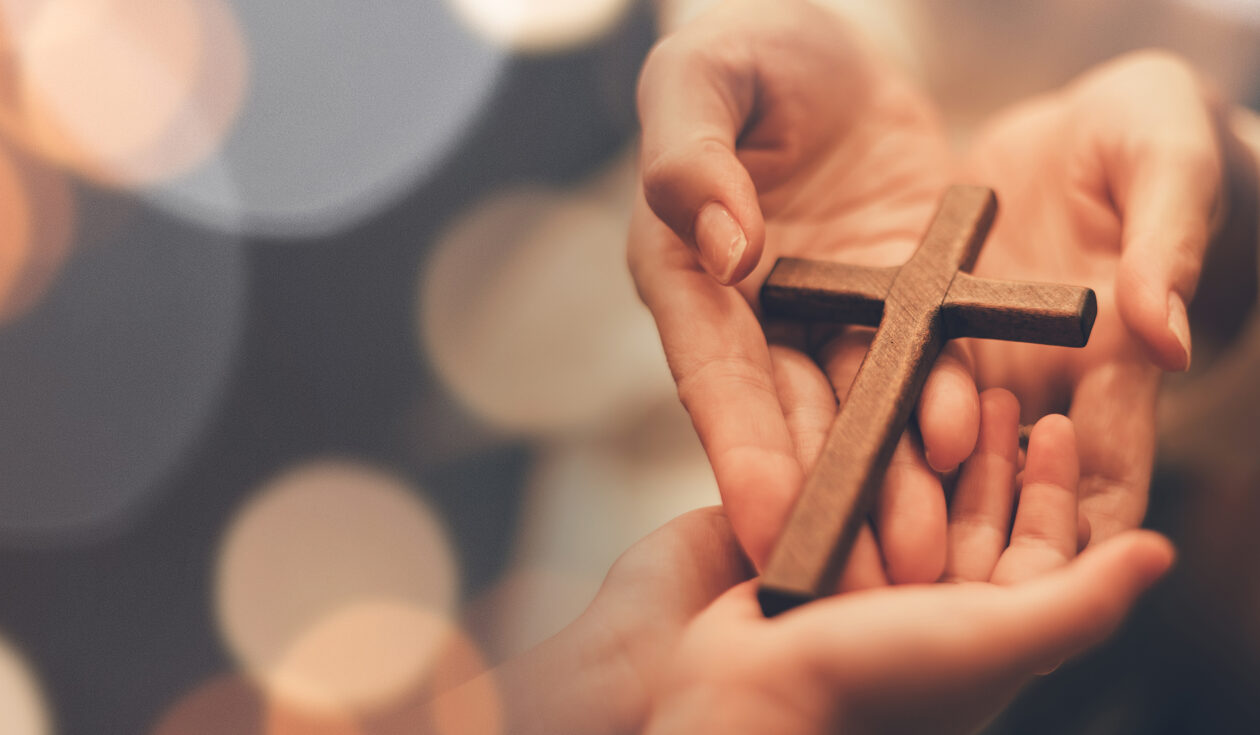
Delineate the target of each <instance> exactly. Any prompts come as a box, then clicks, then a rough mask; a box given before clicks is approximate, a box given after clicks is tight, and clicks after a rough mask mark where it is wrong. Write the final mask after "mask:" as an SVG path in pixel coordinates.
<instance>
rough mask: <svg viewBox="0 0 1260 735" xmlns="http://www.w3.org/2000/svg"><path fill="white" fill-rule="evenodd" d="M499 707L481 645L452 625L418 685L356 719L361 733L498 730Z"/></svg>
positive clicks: (441, 734)
mask: <svg viewBox="0 0 1260 735" xmlns="http://www.w3.org/2000/svg"><path fill="white" fill-rule="evenodd" d="M504 707H505V702H504V698H503V693H502V692H501V691H500V687H499V681H498V678H497V676H496V675H495V672H493V671H490V670H489V669H488V665H487V663H486V659H485V656H484V655H483V654H482V652H481V648H480V647H479V646H478V645H477V643H476V642H475V641H474V640H473V639H472V638H471V637H470V636H469V635H468V634H467V633H466V632H465V631H463V630H460V629H452V630H451V633H450V635H449V636H448V637H447V638H446V642H445V643H444V645H443V646H442V650H441V652H440V653H439V654H438V656H437V659H436V660H435V662H434V664H433V671H432V675H431V676H430V677H429V678H428V679H427V680H426V681H425V682H424V685H423V686H422V687H419V688H417V689H415V690H414V691H412V692H411V695H410V696H409V697H407V698H406V700H405V701H402V702H400V703H398V704H397V705H396V706H394V707H391V708H389V709H388V710H386V711H380V712H377V713H373V714H372V715H370V716H368V717H365V718H363V719H362V720H361V722H362V726H363V730H364V735H413V734H414V733H418V732H422V733H432V735H500V733H503V732H504V723H505V718H506V717H507V713H506V712H505V710H504ZM514 724H516V723H514Z"/></svg>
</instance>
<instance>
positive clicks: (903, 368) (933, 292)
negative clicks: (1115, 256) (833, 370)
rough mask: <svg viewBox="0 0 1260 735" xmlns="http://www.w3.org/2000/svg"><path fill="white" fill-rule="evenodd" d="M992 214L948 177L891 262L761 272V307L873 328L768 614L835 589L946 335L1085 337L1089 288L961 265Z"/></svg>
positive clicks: (773, 563)
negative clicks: (916, 238)
mask: <svg viewBox="0 0 1260 735" xmlns="http://www.w3.org/2000/svg"><path fill="white" fill-rule="evenodd" d="M996 213H997V200H996V198H995V197H994V195H993V192H992V191H991V190H989V189H987V188H983V187H966V186H955V187H951V188H950V189H949V190H948V191H947V192H946V194H945V196H944V198H943V199H942V201H941V205H940V208H939V209H938V210H937V213H936V216H935V217H934V218H933V220H932V223H931V225H930V226H929V227H928V230H927V233H926V234H925V235H924V237H923V241H922V243H921V244H920V245H919V248H918V250H916V251H915V253H914V254H913V255H912V256H911V257H910V260H909V261H907V262H906V263H905V265H903V266H901V267H900V268H865V267H859V266H847V265H841V264H836V263H823V262H813V261H805V260H791V259H781V260H780V261H779V262H778V263H777V264H776V266H775V268H774V270H773V272H772V273H771V276H770V277H769V278H768V279H767V281H766V284H765V287H764V288H763V291H762V308H763V310H764V312H765V314H766V315H767V316H772V317H792V318H798V319H810V320H820V319H827V320H830V321H838V322H844V323H852V324H867V325H874V324H875V323H878V324H879V329H878V330H877V331H876V333H875V339H874V341H873V342H872V343H871V347H870V350H869V351H868V352H867V354H866V358H865V360H864V361H863V362H862V366H861V367H860V368H859V370H858V373H857V376H856V377H855V378H854V380H853V385H852V387H851V388H850V390H849V394H848V398H847V400H846V401H845V403H844V405H843V406H841V408H840V411H839V412H838V414H837V415H836V419H835V422H834V423H833V424H832V426H831V429H830V431H829V433H828V435H827V438H826V441H825V444H824V447H823V450H822V452H821V454H820V456H819V458H818V462H817V464H816V465H815V466H814V468H813V470H812V471H811V472H810V475H809V477H808V478H807V479H806V481H805V485H804V487H803V488H802V489H801V493H800V496H799V497H798V499H797V502H796V504H795V505H794V506H793V509H792V512H791V515H790V516H789V518H788V521H787V524H786V526H785V528H784V530H783V532H782V534H781V535H780V537H779V540H778V543H777V544H776V545H775V548H774V550H773V552H772V553H771V556H770V560H769V562H768V563H767V565H766V568H765V570H764V572H763V574H762V579H761V586H760V589H759V592H758V598H759V600H760V602H761V606H762V610H763V612H764V613H765V614H766V615H775V614H777V613H779V612H783V611H784V610H787V609H789V608H791V607H794V606H796V605H799V604H801V603H803V602H806V601H808V600H811V599H814V598H816V597H819V596H822V595H825V594H828V593H830V592H832V591H833V590H834V588H835V584H836V578H837V576H838V573H839V571H840V569H842V568H843V565H844V563H845V561H846V559H847V557H848V553H849V550H850V549H851V548H852V546H853V542H854V541H855V540H856V538H857V534H858V531H859V530H860V529H861V526H862V523H863V522H865V520H866V518H867V515H868V514H869V512H870V509H871V508H872V507H873V505H874V500H875V497H876V493H877V492H878V490H879V486H880V484H881V483H882V482H883V477H884V474H885V472H886V470H887V468H888V463H889V461H890V459H891V458H892V452H893V449H894V448H895V446H896V444H897V441H898V439H899V438H900V436H901V434H902V432H904V431H905V429H906V425H907V424H908V422H909V420H910V414H911V411H912V410H913V408H914V405H915V402H916V401H917V400H918V396H919V393H920V391H921V390H922V388H923V383H924V382H925V381H926V379H927V376H928V373H929V372H930V370H931V367H932V364H933V363H934V362H935V360H936V357H937V355H939V354H940V351H941V349H942V348H943V347H944V344H945V341H946V339H948V338H950V337H955V336H973V337H997V338H1003V339H1012V338H1013V339H1021V340H1025V341H1037V342H1041V341H1045V340H1050V343H1052V344H1067V343H1073V342H1075V341H1079V342H1080V343H1081V344H1083V343H1084V339H1086V338H1088V334H1089V330H1090V327H1091V326H1092V323H1093V313H1094V311H1096V302H1095V301H1094V298H1093V292H1090V291H1089V290H1088V289H1078V288H1073V287H1063V286H1053V285H1051V286H1039V285H1036V284H1023V283H1010V282H1001V281H987V280H985V279H979V278H975V277H972V276H968V275H966V274H960V273H959V271H960V270H966V269H969V268H970V267H971V266H972V265H973V264H974V263H975V260H976V257H977V256H978V255H979V252H980V247H981V245H982V244H983V242H984V238H985V236H986V234H987V233H988V230H989V227H990V226H991V225H992V223H993V218H994V216H995V215H996ZM1086 292H1087V295H1086ZM1073 320H1075V321H1073Z"/></svg>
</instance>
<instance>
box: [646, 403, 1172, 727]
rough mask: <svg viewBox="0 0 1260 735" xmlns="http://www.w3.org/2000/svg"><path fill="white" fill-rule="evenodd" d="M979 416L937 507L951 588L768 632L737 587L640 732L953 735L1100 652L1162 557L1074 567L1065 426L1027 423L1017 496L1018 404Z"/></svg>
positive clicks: (1146, 552) (817, 613)
mask: <svg viewBox="0 0 1260 735" xmlns="http://www.w3.org/2000/svg"><path fill="white" fill-rule="evenodd" d="M982 414H983V418H982V422H981V429H980V437H979V446H978V448H977V451H976V453H975V455H974V456H973V457H972V458H971V459H969V460H968V461H967V463H966V464H965V465H964V467H963V469H962V472H961V474H960V477H959V484H958V487H957V489H956V491H955V492H956V497H955V502H954V504H953V506H952V508H951V518H950V531H949V534H950V540H949V548H950V554H949V563H948V569H947V579H948V580H949V581H951V582H954V583H953V584H950V583H945V584H936V585H902V586H892V587H883V588H879V589H869V590H863V591H860V592H854V593H850V594H845V595H839V596H835V597H830V598H826V599H823V600H819V601H815V602H812V603H809V604H806V605H804V606H802V607H800V608H797V609H795V610H792V611H789V612H787V613H785V614H783V615H781V616H779V617H777V618H774V619H771V620H767V619H765V618H763V617H762V615H761V612H760V609H759V607H758V605H757V602H756V598H755V583H754V582H746V583H743V584H741V585H739V586H737V587H735V588H733V589H731V590H730V591H729V592H727V593H726V594H724V595H723V596H722V597H720V598H718V599H717V601H716V602H714V603H713V605H711V606H710V607H709V608H708V609H706V610H705V611H704V612H703V613H702V614H700V615H699V616H698V617H697V618H696V619H695V620H694V622H692V623H691V624H690V626H689V627H688V628H687V630H686V632H685V633H684V634H683V636H682V638H681V641H680V642H679V643H678V644H677V646H676V649H675V650H676V653H675V655H674V658H673V662H672V666H671V669H670V673H669V674H668V675H667V677H666V679H665V680H664V681H663V682H660V683H659V684H658V685H657V686H656V687H655V688H654V692H655V695H654V696H655V704H654V707H653V710H652V716H651V720H650V723H649V726H648V728H647V732H649V733H651V734H652V735H666V734H669V733H684V732H724V733H734V734H738V733H744V732H747V733H759V734H766V733H769V734H773V733H795V734H800V733H830V732H845V733H868V732H869V733H882V732H940V733H949V732H968V731H971V730H973V729H974V728H976V727H978V726H979V725H981V724H982V723H983V722H985V721H986V720H987V719H988V718H990V717H991V716H992V715H993V714H995V713H996V712H997V711H998V710H999V709H1000V708H1001V707H1002V706H1003V705H1004V704H1005V703H1006V702H1007V701H1009V700H1010V698H1012V697H1013V696H1014V695H1015V693H1016V692H1017V691H1018V689H1019V688H1020V686H1022V684H1023V683H1024V682H1025V681H1026V680H1027V679H1028V678H1029V677H1031V676H1032V675H1034V674H1037V673H1041V672H1044V671H1046V670H1048V669H1051V668H1053V667H1054V666H1055V665H1057V664H1058V663H1059V662H1061V661H1062V660H1064V659H1065V658H1067V657H1069V656H1072V655H1074V654H1076V653H1078V652H1080V651H1082V650H1083V649H1085V648H1088V647H1089V646H1091V645H1092V644H1095V643H1097V642H1099V641H1100V640H1102V639H1103V638H1104V637H1106V636H1107V635H1108V634H1109V633H1110V632H1111V631H1112V630H1113V629H1114V628H1115V627H1116V626H1117V625H1118V624H1119V623H1120V621H1121V620H1122V619H1123V618H1124V616H1125V615H1126V614H1127V612H1128V611H1129V609H1130V608H1131V607H1132V605H1133V604H1134V602H1135V600H1136V599H1137V597H1138V595H1140V594H1141V592H1142V591H1143V590H1145V589H1146V588H1147V587H1149V586H1150V585H1151V584H1152V583H1153V582H1154V581H1155V580H1156V579H1158V578H1159V577H1160V576H1161V575H1162V574H1163V573H1164V572H1165V571H1166V570H1167V569H1168V567H1169V566H1170V564H1171V562H1172V549H1171V547H1170V546H1169V544H1168V542H1167V541H1166V540H1164V539H1163V538H1162V537H1160V536H1158V535H1156V534H1153V533H1150V532H1145V531H1131V532H1129V533H1126V534H1122V535H1120V536H1118V537H1116V538H1115V539H1113V540H1112V541H1110V542H1108V543H1105V544H1101V545H1099V546H1098V547H1097V548H1094V549H1090V550H1089V551H1086V552H1085V553H1084V554H1083V555H1081V556H1080V558H1076V559H1074V557H1076V554H1077V504H1076V497H1077V493H1076V489H1077V479H1078V477H1077V461H1076V460H1077V458H1076V441H1075V437H1074V435H1073V429H1072V424H1071V422H1070V421H1069V420H1068V419H1066V418H1064V417H1062V416H1047V417H1045V418H1043V419H1042V420H1041V421H1040V422H1038V424H1037V426H1036V427H1035V428H1034V430H1033V433H1032V436H1031V438H1030V442H1029V448H1028V453H1027V461H1026V463H1025V466H1024V469H1023V474H1022V487H1020V488H1019V491H1018V494H1016V485H1015V474H1016V469H1017V465H1018V451H1019V449H1018V438H1017V431H1016V430H1017V423H1018V415H1019V407H1018V404H1017V403H1016V401H1015V399H1014V398H1013V396H1011V395H1010V394H1009V393H1006V392H1005V391H987V392H986V393H985V394H984V396H983V398H982ZM1013 507H1016V508H1017V511H1016V513H1015V518H1014V523H1013V525H1012V524H1011V520H1010V519H1011V509H1012V508H1013Z"/></svg>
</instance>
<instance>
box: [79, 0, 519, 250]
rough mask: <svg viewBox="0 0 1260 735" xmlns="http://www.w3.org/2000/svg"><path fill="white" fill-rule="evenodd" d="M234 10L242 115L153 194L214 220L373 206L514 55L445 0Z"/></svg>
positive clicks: (342, 222) (293, 220)
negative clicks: (243, 59) (192, 166)
mask: <svg viewBox="0 0 1260 735" xmlns="http://www.w3.org/2000/svg"><path fill="white" fill-rule="evenodd" d="M71 1H72V0H71ZM235 10H236V17H237V19H238V22H239V23H240V26H241V28H242V30H243V33H244V35H245V36H246V37H247V38H248V39H249V41H250V43H249V89H250V95H249V97H248V99H247V100H246V102H245V105H244V106H243V108H242V109H241V111H240V117H239V120H238V122H237V125H236V127H235V128H234V129H233V131H232V134H231V136H230V137H229V138H228V140H227V141H226V143H225V145H224V146H223V147H222V149H221V150H220V151H219V155H218V156H216V157H214V158H213V159H211V160H210V161H209V162H208V163H207V164H206V165H203V166H201V167H199V168H198V169H197V170H195V171H191V172H189V173H188V174H187V175H185V176H183V177H180V178H179V179H177V180H174V181H170V182H165V183H164V184H162V185H161V186H159V187H154V188H153V189H151V190H149V191H148V192H147V193H146V194H147V196H149V197H151V198H152V200H153V201H155V202H157V203H158V204H159V205H161V206H164V207H170V208H173V209H175V210H176V211H179V212H181V213H182V214H184V215H186V216H190V217H194V218H196V219H198V220H200V221H203V222H207V223H211V224H213V225H214V226H216V227H231V228H237V227H239V228H245V229H248V230H249V231H251V232H265V233H267V234H275V235H294V234H299V235H301V234H315V233H323V232H327V231H331V230H336V229H340V228H344V227H347V226H349V225H351V224H353V222H354V221H356V220H357V219H359V218H361V217H363V216H366V215H368V214H371V213H374V212H376V211H378V210H379V209H380V208H382V207H383V206H385V205H386V204H388V203H390V202H393V201H395V200H396V199H397V198H398V197H400V196H401V195H402V194H403V193H404V192H405V191H407V190H408V189H409V188H410V187H411V186H413V185H414V184H415V181H416V179H418V178H423V177H425V176H427V175H428V174H429V173H430V172H431V171H432V170H433V169H434V168H435V167H436V166H438V165H440V164H441V163H442V162H443V161H444V159H445V158H446V157H447V156H448V155H449V154H450V153H451V152H452V151H453V150H454V146H455V145H456V144H457V143H458V141H459V139H460V137H461V136H462V135H464V134H465V133H466V132H467V131H468V130H469V127H470V121H472V120H473V119H474V118H475V116H476V115H477V114H478V113H479V112H480V110H481V109H482V106H483V104H484V103H485V102H486V101H487V100H488V99H489V96H490V93H491V92H492V91H493V89H494V87H495V84H496V82H497V81H498V79H499V76H500V72H501V70H502V69H503V67H504V65H505V63H506V55H505V53H504V52H503V51H502V50H501V49H499V48H497V47H495V46H493V45H492V44H488V43H485V42H484V41H482V40H480V39H478V38H476V37H474V36H473V35H472V34H470V33H468V32H467V31H466V30H465V29H464V28H463V27H462V26H461V25H460V24H459V23H458V22H457V21H456V20H455V19H454V17H453V16H452V14H451V11H450V8H449V7H447V4H446V3H445V2H444V0H421V1H417V2H401V3H376V4H374V5H373V6H372V7H371V9H370V12H369V11H366V10H365V8H364V7H362V6H361V5H359V4H356V3H346V2H342V1H341V0H303V2H297V3H284V2H244V1H243V0H237V2H236V3H235Z"/></svg>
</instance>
